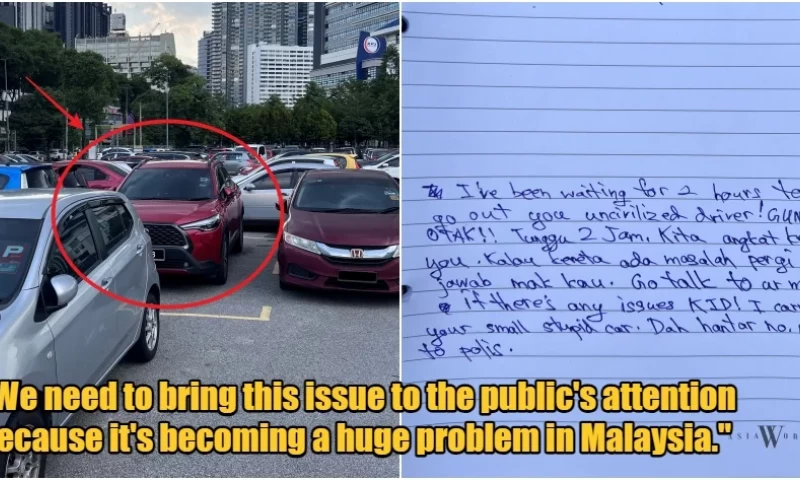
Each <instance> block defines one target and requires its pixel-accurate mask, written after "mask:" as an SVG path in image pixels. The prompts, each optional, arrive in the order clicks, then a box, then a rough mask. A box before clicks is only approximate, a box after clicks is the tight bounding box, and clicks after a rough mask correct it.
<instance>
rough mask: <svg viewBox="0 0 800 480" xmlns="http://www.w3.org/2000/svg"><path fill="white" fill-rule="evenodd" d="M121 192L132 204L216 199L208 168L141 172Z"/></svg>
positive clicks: (157, 169) (122, 186)
mask: <svg viewBox="0 0 800 480" xmlns="http://www.w3.org/2000/svg"><path fill="white" fill-rule="evenodd" d="M119 192H120V193H122V194H123V195H125V196H126V197H128V198H129V199H131V200H184V201H199V200H210V199H212V198H216V195H214V189H213V182H212V180H211V170H210V169H207V168H138V169H136V170H134V171H133V172H131V173H130V174H129V175H128V178H127V179H126V180H125V182H124V183H123V184H122V185H121V186H120V188H119Z"/></svg>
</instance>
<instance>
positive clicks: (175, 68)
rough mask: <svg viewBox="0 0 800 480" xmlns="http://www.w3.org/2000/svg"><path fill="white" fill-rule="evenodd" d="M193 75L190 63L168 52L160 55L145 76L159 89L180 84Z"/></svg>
mask: <svg viewBox="0 0 800 480" xmlns="http://www.w3.org/2000/svg"><path fill="white" fill-rule="evenodd" d="M193 76H194V75H192V72H191V71H190V70H189V66H188V65H185V64H184V63H183V62H181V61H180V60H178V59H177V58H175V57H174V56H172V55H170V54H168V53H163V54H161V55H159V57H158V58H156V59H155V60H154V61H153V63H152V64H151V65H150V67H149V68H148V69H147V70H145V72H144V77H145V78H147V79H148V80H149V81H150V83H151V84H152V85H153V86H154V87H156V88H158V89H159V90H164V89H165V88H166V87H170V88H171V87H173V86H175V85H179V84H181V83H183V82H185V81H186V80H188V79H189V78H190V77H193Z"/></svg>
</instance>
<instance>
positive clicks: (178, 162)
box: [137, 160, 210, 170]
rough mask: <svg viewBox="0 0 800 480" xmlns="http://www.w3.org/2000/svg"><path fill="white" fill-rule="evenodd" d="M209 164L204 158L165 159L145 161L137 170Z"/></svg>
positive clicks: (194, 166)
mask: <svg viewBox="0 0 800 480" xmlns="http://www.w3.org/2000/svg"><path fill="white" fill-rule="evenodd" d="M209 165H210V164H209V163H208V162H207V161H205V160H166V161H160V162H145V163H143V164H141V165H139V167H137V170H140V169H142V168H198V169H200V168H208V166H209Z"/></svg>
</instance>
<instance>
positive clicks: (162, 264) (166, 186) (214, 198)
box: [118, 160, 244, 285]
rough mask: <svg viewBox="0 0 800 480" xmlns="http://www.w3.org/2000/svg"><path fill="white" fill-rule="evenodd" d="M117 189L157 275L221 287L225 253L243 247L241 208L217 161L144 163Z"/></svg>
mask: <svg viewBox="0 0 800 480" xmlns="http://www.w3.org/2000/svg"><path fill="white" fill-rule="evenodd" d="M118 191H119V192H120V193H122V194H123V195H125V196H127V197H128V199H130V201H131V202H132V203H133V205H134V207H135V208H136V212H137V213H138V214H139V217H141V219H142V221H143V222H144V224H145V228H146V229H147V233H148V234H150V238H151V239H152V241H153V258H154V259H155V261H156V267H157V268H158V271H159V273H164V274H188V275H209V276H211V277H213V280H214V283H216V284H218V285H224V284H225V283H227V281H228V254H229V253H231V252H233V253H239V252H241V251H242V248H243V246H244V231H243V228H242V225H243V223H242V219H243V218H244V204H243V202H242V193H241V190H239V187H238V186H237V185H236V183H234V182H233V180H231V178H230V176H228V174H227V173H226V172H225V169H224V168H223V167H222V163H221V162H217V161H211V162H208V161H204V160H174V161H169V162H158V161H145V162H144V163H142V164H140V165H139V166H138V167H137V168H135V169H134V170H133V172H131V173H130V175H128V178H127V179H126V180H125V182H124V183H123V184H122V185H120V187H119V189H118Z"/></svg>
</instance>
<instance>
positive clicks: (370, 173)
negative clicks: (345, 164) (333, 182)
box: [305, 168, 391, 179]
mask: <svg viewBox="0 0 800 480" xmlns="http://www.w3.org/2000/svg"><path fill="white" fill-rule="evenodd" d="M332 175H337V176H340V177H344V178H361V177H365V176H366V177H373V178H385V179H391V177H390V176H389V175H388V174H386V172H384V171H381V170H364V169H358V170H345V169H341V168H335V169H333V170H329V169H320V170H312V171H310V172H308V173H306V175H305V178H310V177H311V178H313V177H321V176H332Z"/></svg>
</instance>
